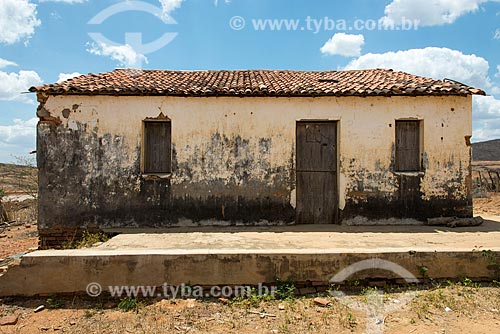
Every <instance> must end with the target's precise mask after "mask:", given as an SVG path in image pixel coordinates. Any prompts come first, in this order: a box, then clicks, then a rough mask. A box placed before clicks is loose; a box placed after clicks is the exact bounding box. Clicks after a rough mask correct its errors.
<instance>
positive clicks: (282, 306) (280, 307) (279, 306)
mask: <svg viewBox="0 0 500 334" xmlns="http://www.w3.org/2000/svg"><path fill="white" fill-rule="evenodd" d="M284 309H285V305H283V304H281V303H279V304H278V310H282V311H283V310H284Z"/></svg>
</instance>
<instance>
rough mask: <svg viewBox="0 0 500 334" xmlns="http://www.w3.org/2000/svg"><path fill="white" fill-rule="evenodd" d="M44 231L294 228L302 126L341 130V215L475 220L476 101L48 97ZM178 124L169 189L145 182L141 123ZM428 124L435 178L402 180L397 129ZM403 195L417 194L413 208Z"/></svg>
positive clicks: (429, 164)
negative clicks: (230, 224)
mask: <svg viewBox="0 0 500 334" xmlns="http://www.w3.org/2000/svg"><path fill="white" fill-rule="evenodd" d="M39 99H40V100H41V105H40V107H39V111H38V115H39V116H40V117H41V122H40V123H39V125H38V159H39V161H38V163H39V168H40V229H41V230H42V231H43V230H47V231H48V230H49V229H53V228H55V227H67V228H76V227H88V226H96V227H112V226H164V225H172V224H177V223H179V222H184V223H186V222H189V221H192V222H199V221H200V220H206V219H216V220H226V221H241V222H244V223H251V222H256V221H262V220H268V221H282V222H291V221H293V220H294V215H295V212H294V206H295V191H294V189H295V174H294V165H295V145H294V143H295V128H296V121H297V120H299V119H329V120H338V121H339V148H338V151H339V154H340V157H339V187H340V189H339V208H340V209H341V217H344V218H346V217H353V216H357V215H361V216H366V217H377V218H383V217H394V216H396V217H397V216H412V217H417V218H425V217H427V216H436V215H442V214H444V215H448V214H455V215H456V214H459V215H465V216H468V215H470V214H471V212H472V211H471V198H470V188H469V186H470V178H469V174H470V170H469V167H470V147H469V146H468V145H467V144H466V142H467V140H466V138H465V137H466V136H470V135H471V98H470V97H431V96H428V97H392V98H387V97H369V98H362V97H321V98H256V97H248V98H231V97H208V98H201V97H192V98H185V97H148V96H145V97H113V96H51V97H48V98H47V97H45V98H44V97H42V96H39ZM160 113H163V114H164V115H166V116H168V117H169V118H170V119H171V120H172V146H173V154H172V157H173V158H172V164H173V166H172V167H173V173H172V176H171V179H169V180H157V181H151V180H145V179H144V178H142V177H141V173H140V149H141V148H140V145H141V131H142V120H143V119H145V118H146V117H157V116H158V115H159V114H160ZM404 118H417V119H421V120H423V124H424V125H423V137H424V143H423V147H424V158H425V159H424V165H425V174H424V175H423V176H421V177H418V176H417V177H415V176H401V175H397V174H395V173H393V158H394V137H395V134H394V133H395V130H394V127H395V120H396V119H404ZM402 187H410V188H411V187H413V188H416V194H417V198H415V201H414V203H413V204H411V205H408V203H406V205H405V204H404V203H403V205H402V202H401V198H400V191H399V189H400V188H402Z"/></svg>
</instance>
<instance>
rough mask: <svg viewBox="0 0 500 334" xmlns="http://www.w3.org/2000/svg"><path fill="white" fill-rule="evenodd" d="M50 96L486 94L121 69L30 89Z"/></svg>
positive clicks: (371, 81)
mask: <svg viewBox="0 0 500 334" xmlns="http://www.w3.org/2000/svg"><path fill="white" fill-rule="evenodd" d="M30 91H31V92H43V93H47V94H51V95H71V94H73V95H170V96H394V95H462V96H463V95H472V94H477V95H486V94H485V92H484V91H482V90H480V89H476V88H472V87H469V86H466V85H464V84H461V83H459V82H456V81H453V80H447V79H445V80H435V79H430V78H425V77H420V76H416V75H413V74H409V73H405V72H398V71H393V70H388V69H373V70H349V71H284V70H237V71H226V70H221V71H164V70H130V69H117V70H114V71H113V72H107V73H100V74H88V75H82V76H79V77H76V78H73V79H69V80H66V81H63V82H60V83H55V84H49V85H43V86H38V87H31V88H30Z"/></svg>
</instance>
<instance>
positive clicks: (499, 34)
mask: <svg viewBox="0 0 500 334" xmlns="http://www.w3.org/2000/svg"><path fill="white" fill-rule="evenodd" d="M493 38H494V39H500V29H497V30H495V35H494V36H493Z"/></svg>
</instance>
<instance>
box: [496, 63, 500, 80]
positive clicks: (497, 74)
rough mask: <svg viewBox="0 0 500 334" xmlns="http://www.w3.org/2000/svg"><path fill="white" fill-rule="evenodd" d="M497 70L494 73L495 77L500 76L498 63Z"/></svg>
mask: <svg viewBox="0 0 500 334" xmlns="http://www.w3.org/2000/svg"><path fill="white" fill-rule="evenodd" d="M497 71H498V72H497V73H496V74H495V76H496V77H497V78H500V65H498V66H497Z"/></svg>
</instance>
